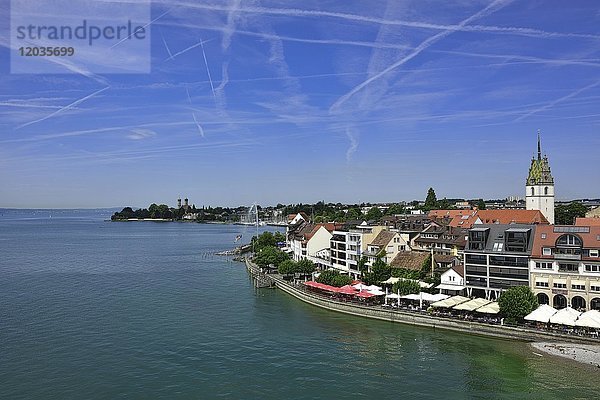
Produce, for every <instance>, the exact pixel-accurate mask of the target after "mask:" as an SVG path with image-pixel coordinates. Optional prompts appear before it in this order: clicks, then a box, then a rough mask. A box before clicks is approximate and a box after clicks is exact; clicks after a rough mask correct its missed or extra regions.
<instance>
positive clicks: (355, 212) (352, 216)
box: [346, 207, 363, 220]
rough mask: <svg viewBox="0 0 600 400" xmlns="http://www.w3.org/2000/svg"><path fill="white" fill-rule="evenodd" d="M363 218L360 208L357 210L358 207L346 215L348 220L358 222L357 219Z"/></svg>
mask: <svg viewBox="0 0 600 400" xmlns="http://www.w3.org/2000/svg"><path fill="white" fill-rule="evenodd" d="M362 218H363V213H362V212H361V211H360V208H356V207H354V208H351V209H349V210H348V212H347V213H346V219H347V220H357V219H362Z"/></svg>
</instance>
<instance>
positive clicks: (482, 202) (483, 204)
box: [477, 199, 485, 210]
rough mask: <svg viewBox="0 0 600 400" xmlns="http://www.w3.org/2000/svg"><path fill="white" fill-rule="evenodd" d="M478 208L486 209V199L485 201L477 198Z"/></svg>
mask: <svg viewBox="0 0 600 400" xmlns="http://www.w3.org/2000/svg"><path fill="white" fill-rule="evenodd" d="M477 209H478V210H485V201H483V199H479V200H477Z"/></svg>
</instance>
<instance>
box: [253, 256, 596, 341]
mask: <svg viewBox="0 0 600 400" xmlns="http://www.w3.org/2000/svg"><path fill="white" fill-rule="evenodd" d="M246 267H247V269H248V272H249V273H250V274H251V275H252V276H253V277H256V278H258V280H260V282H261V286H265V282H267V283H269V284H271V286H275V287H277V288H279V289H280V290H282V291H284V292H286V293H287V294H289V295H291V296H293V297H295V298H297V299H299V300H301V301H303V302H305V303H308V304H311V305H314V306H317V307H320V308H323V309H327V310H330V311H335V312H341V313H345V314H350V315H354V316H358V317H364V318H372V319H378V320H382V321H389V322H398V323H402V324H408V325H415V326H422V327H428V328H433V329H444V330H450V331H455V332H463V333H468V334H473V335H480V336H488V337H495V338H501V339H512V340H520V341H526V342H536V341H546V342H555V341H560V342H575V343H590V344H600V340H598V339H595V338H591V337H584V336H577V335H571V334H562V333H558V332H554V331H547V330H541V329H534V328H528V327H515V326H500V325H493V324H489V323H485V322H478V321H465V320H461V319H454V318H448V317H439V316H433V315H430V314H428V313H426V312H425V311H409V310H399V309H390V308H384V307H382V306H381V305H361V304H357V303H347V302H340V301H337V300H333V299H331V298H330V297H328V296H324V295H320V294H317V293H314V292H311V291H308V290H307V289H306V288H305V287H304V286H303V285H297V284H294V283H292V282H288V281H286V280H284V279H283V277H282V276H281V275H278V274H265V273H263V272H261V270H260V268H259V267H258V266H257V265H255V264H253V263H252V262H251V261H249V260H247V259H246Z"/></svg>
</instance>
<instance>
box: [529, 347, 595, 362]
mask: <svg viewBox="0 0 600 400" xmlns="http://www.w3.org/2000/svg"><path fill="white" fill-rule="evenodd" d="M531 346H532V347H533V348H534V349H535V350H538V351H540V352H544V353H547V354H550V355H553V356H558V357H564V358H568V359H571V360H574V361H577V362H580V363H583V364H586V365H592V366H595V367H598V368H600V345H594V344H576V343H550V342H535V343H532V344H531Z"/></svg>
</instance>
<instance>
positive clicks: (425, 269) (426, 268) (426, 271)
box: [419, 254, 431, 279]
mask: <svg viewBox="0 0 600 400" xmlns="http://www.w3.org/2000/svg"><path fill="white" fill-rule="evenodd" d="M428 276H431V254H430V255H429V256H428V257H427V258H426V259H425V261H423V264H421V271H419V278H421V279H423V278H426V277H428Z"/></svg>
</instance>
